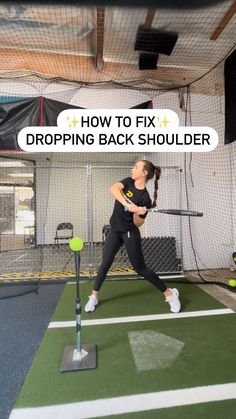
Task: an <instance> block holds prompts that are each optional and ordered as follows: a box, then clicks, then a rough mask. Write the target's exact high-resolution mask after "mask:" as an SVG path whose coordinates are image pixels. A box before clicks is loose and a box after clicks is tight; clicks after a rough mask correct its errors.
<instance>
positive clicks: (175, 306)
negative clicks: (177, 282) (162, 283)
mask: <svg viewBox="0 0 236 419" xmlns="http://www.w3.org/2000/svg"><path fill="white" fill-rule="evenodd" d="M170 291H171V292H172V295H170V296H169V297H166V302H167V303H168V304H170V311H171V312H172V313H178V312H179V311H180V309H181V304H180V301H179V291H178V290H177V289H176V288H170Z"/></svg>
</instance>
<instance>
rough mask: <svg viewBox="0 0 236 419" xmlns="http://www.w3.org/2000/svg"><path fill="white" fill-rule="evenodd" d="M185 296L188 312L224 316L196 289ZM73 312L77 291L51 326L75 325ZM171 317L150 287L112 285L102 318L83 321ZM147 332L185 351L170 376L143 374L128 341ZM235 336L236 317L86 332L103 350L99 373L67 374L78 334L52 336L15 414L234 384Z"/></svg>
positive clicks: (186, 412)
mask: <svg viewBox="0 0 236 419" xmlns="http://www.w3.org/2000/svg"><path fill="white" fill-rule="evenodd" d="M80 288H81V297H82V304H84V303H85V302H86V300H87V295H88V294H89V290H90V289H91V285H89V284H81V287H80ZM178 289H179V290H180V293H181V300H182V302H183V310H184V311H195V310H209V309H217V308H224V306H223V305H222V304H220V303H219V302H217V301H216V300H214V299H213V298H212V297H210V296H209V295H208V294H206V293H205V292H204V291H202V290H201V289H199V288H198V287H196V286H195V285H180V286H178ZM74 306H75V286H74V285H67V286H66V287H65V290H64V293H63V295H62V297H61V299H60V301H59V304H58V306H57V308H56V311H55V313H54V315H53V319H52V320H53V321H59V320H60V321H63V320H64V321H66V320H74V319H75V314H74V311H75V307H74ZM167 312H169V310H168V306H167V304H166V303H165V302H164V300H163V296H162V295H161V293H160V292H158V290H155V289H154V288H153V287H152V286H151V285H150V284H148V283H146V282H144V281H133V282H132V281H129V282H107V283H106V284H105V285H104V287H103V291H102V293H101V303H100V304H99V306H98V308H97V310H96V311H95V312H94V313H92V314H91V313H89V314H86V313H83V315H82V318H83V319H87V318H90V319H95V318H106V317H120V316H133V315H147V314H157V313H167ZM147 330H149V331H152V332H157V333H161V334H164V335H167V336H170V337H172V338H175V339H177V340H179V341H181V342H183V343H184V347H183V349H182V351H181V352H180V354H179V356H178V358H177V359H176V361H175V362H174V364H173V365H172V367H171V368H170V367H169V368H165V369H158V370H157V369H153V370H148V371H141V372H140V371H138V370H137V368H136V365H135V362H134V359H133V355H132V351H131V348H130V343H129V338H128V333H130V332H135V331H136V332H143V331H147ZM235 330H236V316H235V314H227V315H220V316H207V317H193V318H176V319H168V320H155V321H143V322H131V323H123V324H114V325H98V326H84V327H83V328H82V333H81V336H82V342H83V343H84V344H87V343H95V344H96V345H97V348H98V357H97V358H98V359H97V361H98V367H97V369H95V370H89V371H79V372H70V373H60V372H59V369H60V364H61V361H62V355H63V351H64V347H65V346H68V345H72V346H75V328H73V327H72V328H61V329H48V330H47V332H46V334H45V336H44V339H43V342H42V344H41V346H40V348H39V350H38V352H37V355H36V357H35V359H34V362H33V365H32V367H31V370H30V372H29V374H28V376H27V378H26V380H25V383H24V385H23V388H22V391H21V393H20V395H19V397H18V399H17V402H16V405H15V408H20V407H37V406H46V405H52V404H62V403H71V402H80V401H88V400H95V399H100V398H107V397H117V396H126V395H131V394H140V393H149V392H157V391H165V390H175V389H181V388H188V387H195V386H203V385H212V384H219V383H220V384H222V383H229V382H235V377H236V351H235ZM233 408H234V411H236V401H235V400H234V401H224V402H215V403H204V404H202V405H196V406H195V405H193V406H184V407H178V408H168V409H160V410H158V411H149V412H140V413H132V414H126V415H116V416H114V418H120V417H121V416H122V417H124V419H125V418H126V417H127V418H134V419H136V418H142V419H146V418H147V419H149V418H150V419H151V418H156V417H158V419H164V418H165V419H167V418H168V419H171V418H173V419H174V418H175V419H185V418H186V419H187V418H188V419H189V417H191V419H195V418H196V419H198V418H199V417H202V418H204V419H213V418H214V419H217V418H219V419H222V418H223V417H225V418H227V419H231V418H232V419H233V418H234V417H235V416H230V415H229V414H228V413H229V412H230V411H231V409H233ZM205 409H207V410H206V412H207V413H205ZM157 412H158V413H157ZM178 412H179V413H178ZM193 412H194V413H193ZM203 412H204V414H203ZM225 412H226V413H225ZM177 413H178V414H177ZM220 415H221V416H220ZM112 417H113V416H112ZM45 419H48V418H45Z"/></svg>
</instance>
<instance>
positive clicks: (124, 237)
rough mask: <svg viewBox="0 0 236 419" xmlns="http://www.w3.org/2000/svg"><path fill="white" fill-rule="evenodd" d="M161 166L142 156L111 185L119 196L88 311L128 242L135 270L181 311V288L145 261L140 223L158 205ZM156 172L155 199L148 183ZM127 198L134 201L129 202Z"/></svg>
mask: <svg viewBox="0 0 236 419" xmlns="http://www.w3.org/2000/svg"><path fill="white" fill-rule="evenodd" d="M160 174H161V169H160V167H159V166H154V165H153V164H152V163H151V162H150V161H148V160H139V161H138V162H137V163H136V164H135V165H134V167H133V169H132V171H131V177H127V178H125V179H123V180H122V181H120V182H117V183H115V184H114V185H112V186H111V188H110V192H111V194H112V195H113V197H114V198H115V206H114V210H113V213H112V216H111V219H110V224H111V228H110V230H109V232H108V235H107V238H106V241H105V244H104V248H103V260H102V264H101V266H100V268H99V270H98V273H97V277H96V280H95V284H94V287H93V291H92V294H91V295H90V297H89V301H88V302H87V304H86V306H85V311H86V312H89V311H90V312H93V311H94V310H95V308H96V305H97V304H98V292H99V290H100V288H101V286H102V284H103V282H104V280H105V278H106V275H107V272H108V270H109V269H110V267H111V265H112V262H113V260H114V258H115V255H116V254H117V252H118V250H119V249H120V247H121V245H122V244H123V243H124V245H125V247H126V251H127V253H128V257H129V260H130V262H131V264H132V266H133V268H134V269H135V271H136V272H137V273H138V275H140V276H141V277H143V278H144V279H146V280H148V281H149V282H151V283H152V284H153V285H154V286H155V287H156V288H158V289H159V290H160V291H161V292H162V293H163V294H164V296H165V301H166V302H167V303H169V305H170V310H171V311H172V312H173V313H178V312H179V311H180V308H181V306H180V301H179V298H178V297H179V292H178V290H177V289H176V288H173V289H169V288H167V287H166V285H165V284H164V283H163V282H162V280H161V279H160V278H159V276H158V275H157V274H156V273H155V272H153V271H152V270H151V269H149V268H148V267H147V266H146V264H145V261H144V257H143V251H142V245H141V235H140V231H139V228H138V227H141V226H142V225H143V224H144V221H145V218H146V216H147V209H148V208H154V207H155V206H156V200H157V189H158V179H159V178H160ZM154 175H155V186H154V201H153V203H152V201H151V198H150V195H149V193H148V191H147V189H146V183H147V182H148V180H149V179H152V178H153V177H154ZM127 199H128V200H130V201H131V202H132V203H127Z"/></svg>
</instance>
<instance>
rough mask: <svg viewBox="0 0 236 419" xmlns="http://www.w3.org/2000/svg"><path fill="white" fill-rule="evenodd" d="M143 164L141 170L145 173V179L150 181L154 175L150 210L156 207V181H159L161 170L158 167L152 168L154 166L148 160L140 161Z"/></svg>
mask: <svg viewBox="0 0 236 419" xmlns="http://www.w3.org/2000/svg"><path fill="white" fill-rule="evenodd" d="M141 161H142V162H143V168H144V170H146V171H147V177H146V180H147V181H148V180H150V179H152V178H153V177H154V175H155V180H154V194H153V203H152V208H155V207H156V205H157V204H156V201H157V189H158V180H159V179H160V176H161V168H160V166H154V164H153V163H152V162H150V161H149V160H141Z"/></svg>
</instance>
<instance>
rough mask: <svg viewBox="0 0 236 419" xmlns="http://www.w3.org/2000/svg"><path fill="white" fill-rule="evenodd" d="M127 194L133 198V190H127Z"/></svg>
mask: <svg viewBox="0 0 236 419" xmlns="http://www.w3.org/2000/svg"><path fill="white" fill-rule="evenodd" d="M125 195H126V196H128V198H131V197H132V196H133V192H131V191H128V192H126V194H125Z"/></svg>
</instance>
